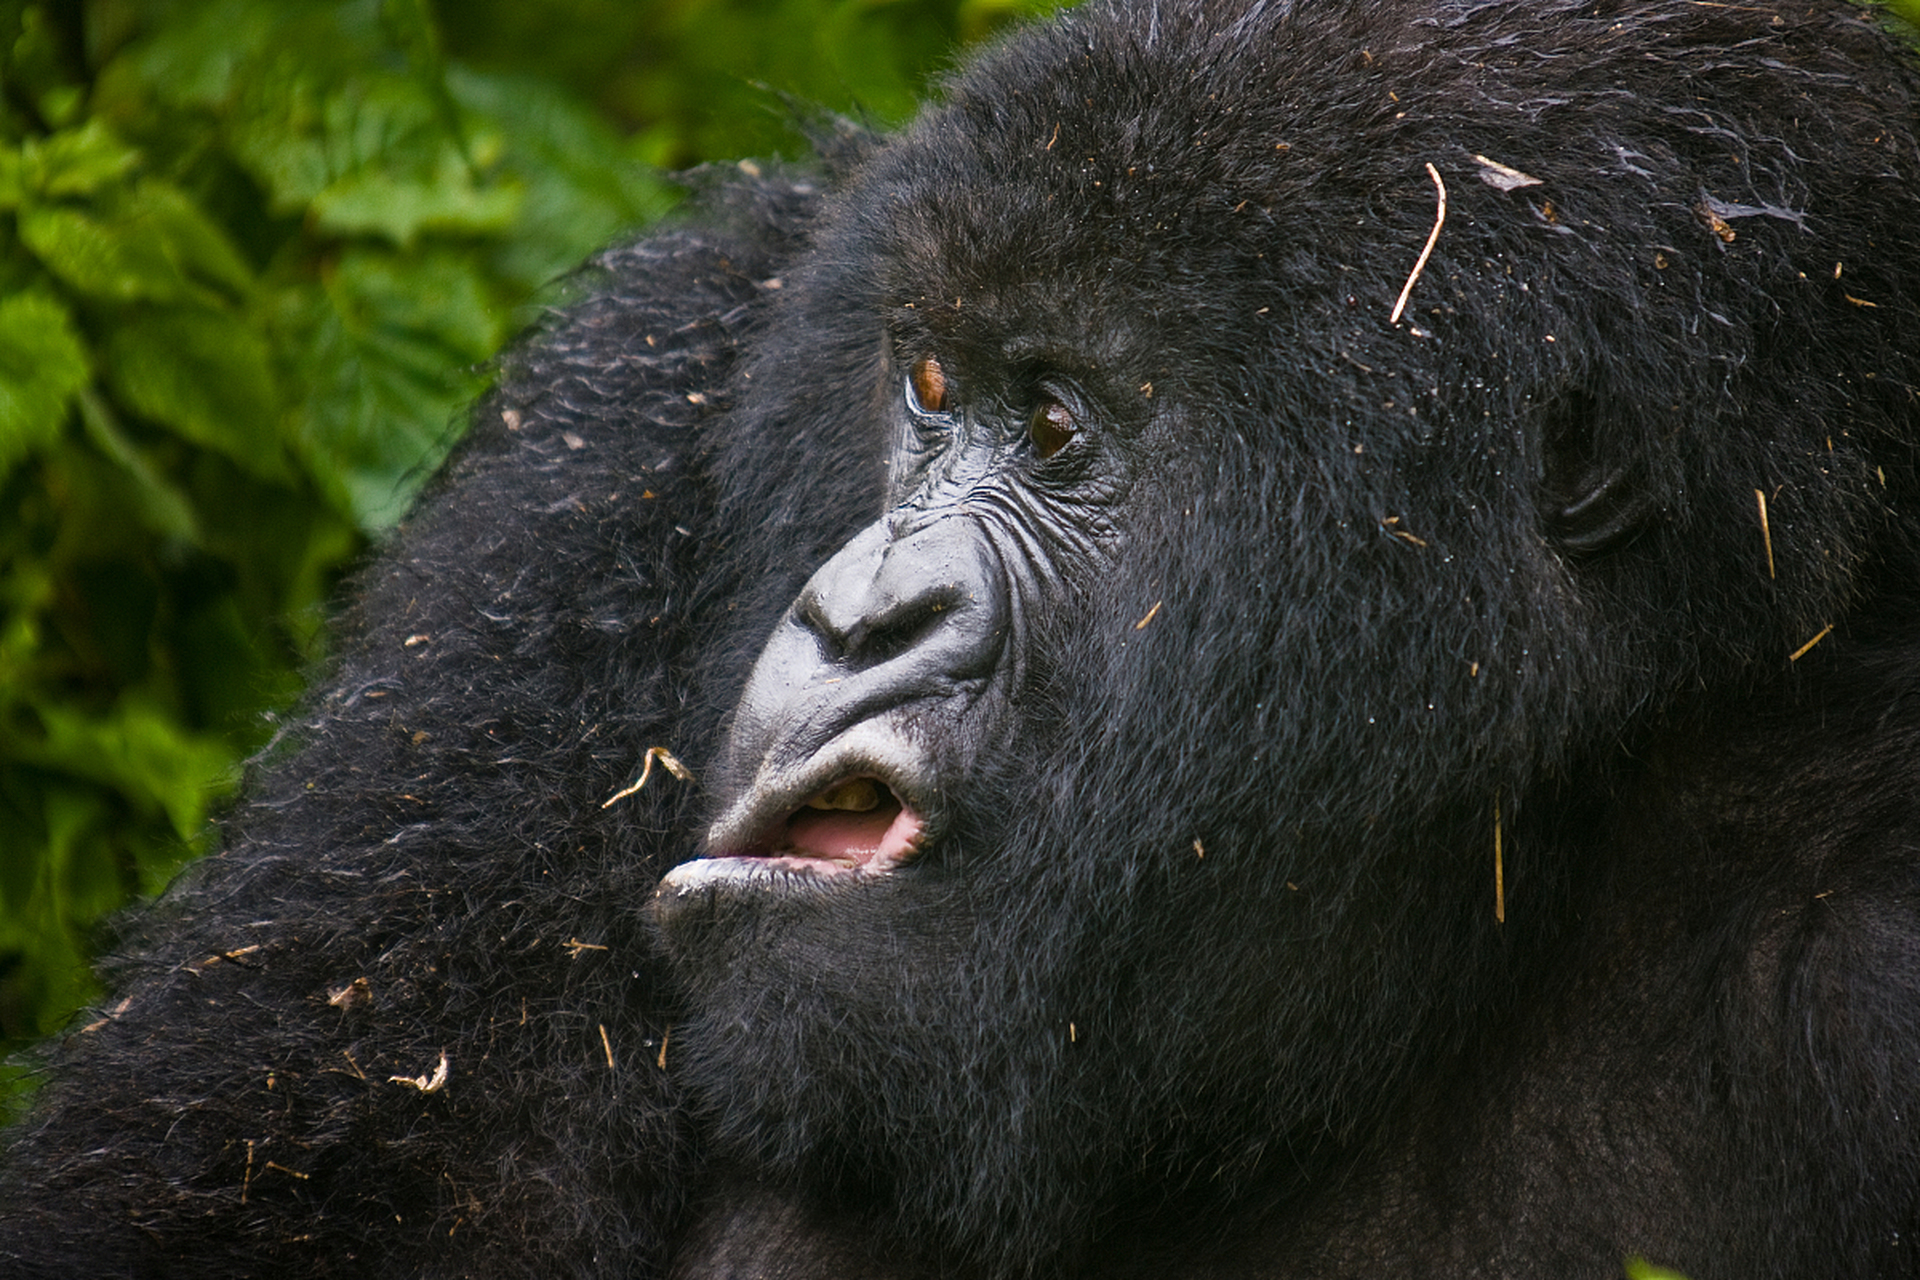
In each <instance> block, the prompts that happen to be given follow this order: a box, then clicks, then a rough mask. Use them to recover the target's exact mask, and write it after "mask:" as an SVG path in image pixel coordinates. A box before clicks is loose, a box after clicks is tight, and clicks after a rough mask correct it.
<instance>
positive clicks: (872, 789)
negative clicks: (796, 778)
mask: <svg viewBox="0 0 1920 1280" xmlns="http://www.w3.org/2000/svg"><path fill="white" fill-rule="evenodd" d="M804 807H805V808H808V809H846V810H849V811H851V812H853V813H866V812H868V811H870V810H873V809H877V808H879V807H880V791H879V788H878V787H876V786H875V785H874V781H873V779H872V778H848V779H847V780H846V781H845V782H836V783H834V784H833V785H832V786H830V787H828V788H827V789H826V790H825V791H822V792H821V793H820V794H819V795H817V796H815V797H814V798H813V799H811V800H809V801H807V803H806V805H805V806H804Z"/></svg>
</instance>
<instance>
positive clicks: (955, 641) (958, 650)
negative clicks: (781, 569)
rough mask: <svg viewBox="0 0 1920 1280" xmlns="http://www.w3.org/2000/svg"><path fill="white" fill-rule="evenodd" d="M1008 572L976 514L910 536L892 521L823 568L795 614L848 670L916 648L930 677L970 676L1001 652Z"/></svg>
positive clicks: (826, 654)
mask: <svg viewBox="0 0 1920 1280" xmlns="http://www.w3.org/2000/svg"><path fill="white" fill-rule="evenodd" d="M1000 579H1001V575H1000V573H999V572H998V570H997V568H996V566H995V563H994V561H993V559H992V556H991V553H990V552H989V551H988V549H987V546H986V540H985V539H984V538H982V537H981V536H980V534H979V532H978V530H976V529H975V528H974V526H973V522H972V521H970V520H967V519H965V518H962V517H957V516H949V517H946V518H943V519H935V520H933V521H931V522H929V523H926V524H924V525H922V526H920V527H919V528H917V529H915V530H913V531H911V532H908V533H906V534H904V535H902V534H900V533H899V532H897V531H896V529H895V527H894V526H893V525H892V522H890V521H884V520H883V521H880V522H877V523H875V524H873V525H871V526H869V527H868V528H867V529H866V530H864V531H863V532H861V533H860V534H859V535H858V536H856V537H855V538H854V539H853V541H851V542H849V543H848V544H847V545H846V546H845V547H842V548H841V549H840V551H839V552H838V553H836V554H835V555H834V557H833V558H832V559H831V560H829V561H827V563H826V564H825V565H822V566H821V568H820V570H819V572H817V573H815V574H814V575H813V578H812V579H811V580H810V581H809V582H808V583H807V585H806V586H805V587H804V588H802V590H801V592H800V596H799V598H798V599H797V600H795V601H794V608H793V617H794V621H795V622H797V623H798V624H799V625H800V626H802V627H804V628H806V629H807V630H809V631H811V632H812V633H813V634H814V635H815V636H816V637H817V638H818V642H819V645H820V649H821V657H822V658H823V659H825V660H826V661H827V662H829V663H831V664H833V665H836V666H838V667H840V668H842V669H843V671H844V672H845V673H846V674H849V675H850V674H853V673H855V672H863V671H867V670H869V669H871V668H874V667H877V666H880V665H883V664H886V663H890V662H892V661H894V660H895V659H897V658H901V657H906V656H908V655H912V662H911V666H913V667H915V668H919V669H920V671H921V673H922V675H923V676H926V677H931V678H933V679H936V680H937V679H940V678H943V677H944V678H946V679H961V680H964V679H968V678H971V677H974V676H981V675H986V674H988V673H989V672H990V671H991V669H992V668H993V666H994V664H995V662H996V660H997V655H998V653H999V650H1000V647H1001V646H1000V643H999V641H1000V637H1001V635H1002V633H1003V632H1004V630H1005V627H1004V620H1005V615H1006V610H1005V608H1004V606H1003V605H1002V603H1001V602H1002V601H1003V600H1004V598H1005V589H1004V585H1003V584H1002V583H1001V581H1000ZM902 674H905V673H904V672H903V673H902ZM916 683H917V682H916Z"/></svg>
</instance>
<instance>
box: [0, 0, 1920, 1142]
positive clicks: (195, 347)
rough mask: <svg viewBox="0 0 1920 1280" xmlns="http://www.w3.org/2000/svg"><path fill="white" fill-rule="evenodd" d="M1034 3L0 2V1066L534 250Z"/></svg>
mask: <svg viewBox="0 0 1920 1280" xmlns="http://www.w3.org/2000/svg"><path fill="white" fill-rule="evenodd" d="M1702 2H1703V3H1704V2H1706V0H1702ZM1898 2H1899V3H1900V4H1901V5H1903V6H1904V7H1906V9H1907V10H1908V12H1910V13H1912V12H1920V0H1898ZM1049 7H1051V4H1050V0H37V2H36V0H0V1062H3V1061H4V1057H5V1054H6V1053H7V1052H8V1051H9V1050H11V1049H14V1048H18V1047H19V1046H21V1045H22V1044H24V1043H26V1042H28V1041H30V1040H32V1039H33V1038H35V1037H38V1036H42V1035H45V1034H47V1033H50V1032H52V1031H55V1030H57V1029H58V1028H59V1027H60V1026H61V1025H62V1024H63V1023H64V1022H65V1021H66V1020H67V1019H68V1018H69V1017H70V1016H71V1015H72V1014H73V1012H74V1011H75V1010H76V1009H78V1008H79V1007H80V1006H81V1005H83V1004H84V1003H85V1002H86V1001H87V1000H88V999H90V998H91V997H92V996H93V995H94V994H96V993H95V990H94V987H93V985H92V979H91V977H90V974H89V969H88V962H89V960H90V958H91V957H92V955H93V954H94V953H95V952H96V950H97V949H98V948H99V947H100V946H102V945H103V944H106V943H108V942H109V941H110V927H111V926H110V923H109V922H110V919H111V917H112V915H113V913H114V912H115V911H116V910H118V909H120V908H121V907H123V906H125V905H126V904H127V903H128V902H129V901H131V900H132V899H134V898H136V897H138V896H141V895H146V894H151V893H154V892H156V891H157V890H159V889H160V888H162V887H163V886H164V885H165V884H166V883H167V881H168V879H169V878H170V877H171V876H172V875H173V874H174V873H175V872H176V871H177V870H178V869H179V868H180V866H181V865H182V864H183V863H184V862H185V861H186V860H187V859H188V858H190V857H192V856H193V855H194V854H195V853H196V852H200V851H204V849H205V848H206V846H207V844H208V842H209V839H210V837H209V834H208V821H209V818H210V817H211V816H213V815H216V814H217V813H218V812H219V809H220V806H221V804H222V803H223V802H224V801H225V800H226V799H227V798H228V797H230V796H231V795H232V794H233V791H234V788H235V787H236V785H237V784H238V781H239V776H240V770H241V766H242V763H243V762H244V761H245V759H246V758H247V757H248V755H250V754H251V753H252V752H254V751H255V750H257V749H258V748H259V747H260V746H261V745H263V744H264V743H265V742H266V741H267V739H268V738H269V737H270V736H271V735H272V733H273V731H274V726H275V715H276V713H277V712H278V711H279V710H281V709H284V708H285V707H287V706H288V705H289V704H290V703H291V702H292V701H293V700H294V699H295V698H296V697H297V696H298V694H299V691H300V688H301V684H302V678H303V674H304V673H306V672H309V671H310V670H312V669H313V668H314V666H315V664H317V663H320V662H323V661H324V660H325V657H326V637H325V621H326V618H327V614H328V609H329V601H330V600H331V598H332V594H333V592H334V590H335V588H336V586H337V584H338V581H339V578H340V575H341V574H342V573H343V572H344V571H345V570H346V569H348V568H349V567H350V566H351V565H353V564H354V563H355V561H356V560H357V558H359V557H360V556H361V555H363V554H364V552H365V551H366V549H367V548H368V546H369V545H371V544H372V543H374V542H376V541H377V540H378V539H379V537H380V536H381V534H382V532H383V531H385V530H387V529H389V528H390V527H391V526H392V524H393V522H394V521H395V520H396V519H398V517H399V516H400V514H401V513H402V512H403V511H404V510H405V508H406V505H407V501H408V498H409V496H410V495H411V494H412V493H413V491H414V489H415V488H416V487H417V486H418V484H419V483H420V482H421V481H422V480H423V479H424V477H425V476H426V475H427V474H428V473H429V472H430V471H431V470H432V468H433V466H434V464H435V463H436V462H437V461H438V460H439V459H440V458H442V457H443V456H444V455H445V453H446V451H447V450H448V448H449V447H450V446H451V445H452V443H453V442H454V440H455V439H456V437H457V435H458V432H459V429H460V427H461V426H462V425H463V419H462V406H463V405H464V404H466V403H467V402H468V401H469V400H471V399H472V397H473V396H474V395H475V394H476V392H477V391H478V390H479V389H480V388H481V387H482V386H483V385H484V382H485V379H486V377H487V369H488V364H487V361H488V359H489V357H490V356H491V354H492V353H493V352H494V351H495V350H497V348H498V347H499V346H500V344H501V343H502V342H503V341H504V340H506V339H507V338H508V337H509V336H510V335H511V334H513V333H514V332H515V331H516V330H517V329H519V328H520V327H522V326H523V325H524V324H526V323H527V321H528V320H529V319H530V318H531V317H532V316H534V315H535V314H537V308H538V306H539V305H540V303H541V300H542V298H543V297H545V298H547V299H551V298H552V297H554V296H555V287H556V282H557V281H558V280H559V279H560V278H561V277H562V276H563V275H564V274H565V272H566V271H567V270H568V268H569V267H571V266H572V265H573V264H575V263H577V262H579V261H580V260H581V259H582V258H583V257H584V256H585V255H586V254H587V253H589V252H590V251H592V250H593V249H594V248H595V247H596V246H597V245H599V244H601V243H603V242H605V241H606V240H608V239H609V238H611V237H614V236H616V235H619V234H621V233H622V232H623V231H626V230H629V229H631V228H635V227H639V226H643V225H645V224H646V223H647V222H649V221H650V220H653V219H655V218H658V217H659V216H661V215H662V214H663V213H664V212H666V211H667V210H669V209H670V208H671V207H672V206H673V203H674V201H675V199H676V189H675V187H674V184H673V182H672V179H671V177H670V176H668V175H670V174H671V173H672V172H673V171H675V170H679V169H684V168H686V167H689V166H692V165H695V164H699V163H701V162H704V161H708V160H712V159H716V158H721V157H732V156H743V155H768V154H774V153H784V154H788V155H798V154H801V153H803V152H804V150H805V147H804V144H803V143H802V142H801V141H800V139H799V138H798V137H797V136H796V135H795V134H794V133H793V132H792V131H791V130H790V129H789V128H788V127H787V123H786V122H787V121H788V120H789V119H790V118H791V116H792V113H793V107H792V106H791V105H789V104H790V103H791V102H792V101H793V100H796V99H797V100H800V101H804V102H807V103H812V104H818V105H820V106H824V107H827V108H830V109H832V110H836V111H841V112H845V113H848V114H851V115H854V116H856V117H861V118H864V119H866V120H867V121H869V122H871V123H874V124H878V125H886V124H890V123H894V122H897V121H899V120H901V119H903V118H904V117H905V116H906V115H907V114H908V113H909V112H910V111H911V110H912V107H913V103H914V101H915V99H916V98H917V97H918V96H920V95H921V94H922V93H923V92H924V91H925V89H926V86H927V82H928V79H929V77H930V76H932V75H935V74H937V73H938V72H939V71H940V70H941V69H942V68H943V67H945V66H947V65H949V64H950V62H951V60H952V58H953V57H954V56H955V51H956V50H957V49H958V48H960V47H961V46H963V45H965V44H967V43H970V42H973V41H978V40H981V39H984V38H987V37H989V36H991V35H992V34H993V33H994V32H995V31H996V30H999V29H1000V28H1002V27H1004V26H1005V25H1006V24H1008V23H1010V22H1014V21H1018V20H1020V19H1021V18H1022V17H1024V16H1027V15H1028V14H1031V13H1034V12H1038V11H1041V10H1043V9H1045V8H1049ZM1890 109H1895V108H1892V107H1891V106H1890ZM8 1070H10V1068H7V1067H5V1066H4V1065H0V1112H4V1110H5V1103H6V1101H7V1099H8V1097H9V1096H12V1092H11V1091H14V1090H17V1089H18V1088H20V1087H22V1086H21V1085H20V1083H19V1077H18V1076H11V1077H10V1076H7V1075H5V1072H6V1071H8ZM11 1070H14V1071H16V1072H17V1071H18V1068H11Z"/></svg>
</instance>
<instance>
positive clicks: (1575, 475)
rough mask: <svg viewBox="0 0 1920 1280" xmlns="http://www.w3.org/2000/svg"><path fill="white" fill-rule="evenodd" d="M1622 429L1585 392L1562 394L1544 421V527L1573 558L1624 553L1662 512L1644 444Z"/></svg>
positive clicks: (1594, 398) (1542, 475)
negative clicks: (1641, 450)
mask: <svg viewBox="0 0 1920 1280" xmlns="http://www.w3.org/2000/svg"><path fill="white" fill-rule="evenodd" d="M1610 425H1611V426H1612V427H1613V428H1614V429H1613V430H1608V427H1609V426H1610ZM1621 426H1622V424H1620V423H1619V422H1618V421H1617V420H1613V421H1610V420H1609V417H1608V415H1607V414H1606V413H1604V412H1603V411H1602V407H1601V404H1600V402H1599V400H1598V399H1597V398H1596V397H1595V396H1593V395H1592V394H1591V393H1589V392H1587V391H1584V390H1572V389H1570V390H1568V391H1566V392H1564V393H1562V394H1561V395H1560V397H1559V398H1558V399H1557V400H1556V401H1555V402H1554V404H1553V406H1552V407H1551V408H1550V409H1549V410H1548V412H1547V414H1546V421H1545V424H1544V429H1543V431H1542V432H1541V466H1540V471H1541V475H1540V491H1539V493H1540V517H1541V524H1542V526H1543V527H1544V528H1545V530H1546V533H1547V537H1548V539H1549V540H1550V541H1551V542H1552V543H1553V545H1554V546H1555V547H1557V548H1559V549H1560V550H1561V551H1564V552H1566V553H1567V554H1569V555H1576V556H1589V555H1597V554H1598V553H1600V552H1602V551H1607V550H1611V549H1612V548H1614V547H1618V546H1622V545H1624V544H1625V543H1627V542H1628V541H1630V540H1631V539H1632V538H1633V537H1634V535H1635V534H1637V533H1639V532H1640V531H1641V530H1642V529H1644V528H1646V526H1647V525H1648V524H1649V523H1650V522H1651V521H1652V520H1653V518H1654V517H1655V516H1656V515H1657V514H1658V513H1659V510H1660V500H1659V496H1658V495H1657V494H1656V493H1655V492H1654V491H1653V487H1652V485H1651V484H1650V483H1649V480H1648V476H1647V469H1646V460H1645V459H1644V458H1642V457H1641V456H1640V453H1639V448H1638V446H1639V445H1640V444H1641V443H1642V442H1641V441H1640V440H1639V439H1638V438H1637V437H1636V436H1635V435H1634V434H1633V433H1632V432H1631V431H1623V430H1621V429H1620V428H1621Z"/></svg>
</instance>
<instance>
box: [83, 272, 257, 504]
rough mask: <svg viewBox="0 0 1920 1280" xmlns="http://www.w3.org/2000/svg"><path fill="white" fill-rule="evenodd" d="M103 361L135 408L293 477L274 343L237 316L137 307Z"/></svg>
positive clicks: (248, 463)
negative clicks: (282, 438)
mask: <svg viewBox="0 0 1920 1280" xmlns="http://www.w3.org/2000/svg"><path fill="white" fill-rule="evenodd" d="M103 363H104V367H105V370H106V373H107V377H108V379H109V381H110V382H111V384H112V386H113V389H114V391H115V393H116V394H117V395H118V396H119V397H120V399H121V400H123V401H124V402H125V403H126V404H127V405H128V407H130V408H132V409H133V410H134V411H135V412H137V413H139V414H141V415H143V416H144V417H147V418H151V419H153V420H154V421H155V422H160V423H164V424H166V425H167V426H169V427H172V428H173V429H174V430H176V431H178V432H179V433H180V434H181V435H183V436H185V437H186V438H187V439H189V440H191V441H193V442H194V443H196V444H200V445H204V446H206V447H207V448H209V449H215V450H218V451H219V452H220V453H223V454H225V455H226V456H227V457H229V458H231V459H233V461H235V462H236V463H238V464H240V465H241V466H242V467H245V468H246V469H247V470H248V471H250V472H252V473H253V474H254V475H256V476H259V477H261V478H263V479H268V480H284V479H286V478H287V476H288V471H287V465H286V457H285V455H284V453H283V452H282V450H281V448H280V443H279V432H278V426H279V414H280V402H279V396H278V394H277V392H276V389H275V386H274V379H273V375H272V373H271V372H270V364H269V358H268V349H267V344H266V342H265V341H264V340H263V339H262V338H261V337H260V336H259V334H257V333H256V332H254V331H253V330H252V329H251V328H249V327H248V326H247V325H245V324H243V323H242V322H241V320H240V319H239V318H238V317H237V316H235V315H233V314H232V313H230V312H226V311H221V310H216V309H214V308H211V307H193V306H187V307H168V308H165V309H162V310H149V311H145V312H141V313H136V314H134V315H131V316H129V317H128V318H127V319H125V320H123V321H122V322H121V323H120V324H119V325H118V326H117V327H116V328H114V329H113V330H112V331H111V332H110V333H109V334H108V335H107V340H106V358H105V360H104V362H103Z"/></svg>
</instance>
